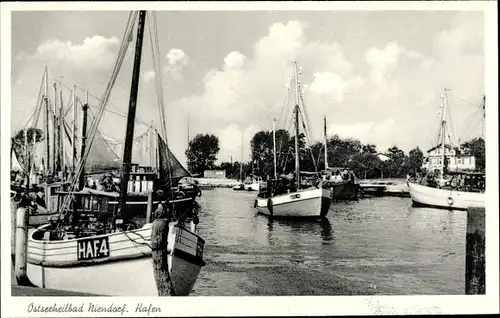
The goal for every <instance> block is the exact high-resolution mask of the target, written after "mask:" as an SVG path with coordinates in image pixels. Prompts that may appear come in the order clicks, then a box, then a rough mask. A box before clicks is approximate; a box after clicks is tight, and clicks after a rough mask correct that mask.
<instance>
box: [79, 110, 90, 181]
mask: <svg viewBox="0 0 500 318" xmlns="http://www.w3.org/2000/svg"><path fill="white" fill-rule="evenodd" d="M88 108H89V105H88V103H87V102H85V105H83V107H82V110H83V124H82V149H81V150H80V161H81V162H83V156H84V154H85V147H86V142H87V110H88ZM84 186H85V165H83V166H82V172H81V173H80V179H79V180H78V189H79V190H82V189H83V187H84Z"/></svg>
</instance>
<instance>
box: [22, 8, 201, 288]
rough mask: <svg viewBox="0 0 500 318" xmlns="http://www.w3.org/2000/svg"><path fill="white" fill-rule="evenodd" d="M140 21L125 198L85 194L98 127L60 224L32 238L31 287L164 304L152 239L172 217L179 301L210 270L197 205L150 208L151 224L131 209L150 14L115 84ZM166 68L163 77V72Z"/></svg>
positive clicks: (171, 272) (134, 15) (62, 205)
mask: <svg viewBox="0 0 500 318" xmlns="http://www.w3.org/2000/svg"><path fill="white" fill-rule="evenodd" d="M148 18H149V19H152V25H154V26H156V21H155V20H156V16H155V13H154V12H151V14H148ZM136 20H137V37H136V46H135V58H134V67H133V74H132V85H131V93H130V102H129V110H128V114H127V127H126V134H125V147H124V151H123V154H124V155H123V165H122V170H121V179H120V192H104V191H99V190H95V189H88V188H84V187H81V186H79V185H81V184H82V183H83V179H84V177H83V173H82V172H83V170H84V166H85V161H86V160H87V158H88V155H89V152H90V148H91V147H92V141H93V138H94V137H95V132H96V129H97V124H96V125H93V129H92V130H91V132H90V133H89V135H88V136H87V135H86V138H85V139H87V140H88V142H89V144H88V148H85V147H82V148H83V149H84V151H82V154H83V156H82V158H81V160H80V162H79V164H78V166H77V169H76V174H75V176H74V177H73V179H72V183H71V185H70V187H69V191H59V192H57V193H56V195H57V196H58V200H57V211H58V212H59V216H58V219H57V220H55V221H54V222H51V223H50V224H47V225H44V226H41V227H39V228H37V229H36V230H35V231H33V232H32V233H31V234H30V235H29V239H28V248H27V256H28V264H27V274H28V278H29V280H30V281H31V282H32V283H33V284H34V285H36V286H38V287H42V288H52V289H58V290H67V291H77V292H83V293H90V294H98V295H120V296H158V294H159V290H158V289H157V285H156V280H155V275H154V272H153V264H152V262H153V261H152V246H151V243H152V237H151V236H152V225H153V221H154V219H155V218H157V217H161V215H165V214H166V217H167V218H168V219H170V220H171V222H170V223H169V226H168V228H169V231H168V244H167V253H168V256H167V257H168V259H167V261H168V262H167V263H168V270H167V271H166V273H165V275H168V276H170V281H171V287H172V288H171V289H172V291H173V294H174V295H179V296H183V295H189V294H190V292H191V290H192V288H193V286H194V284H195V282H196V280H197V277H198V275H199V272H200V270H201V268H202V267H203V266H204V265H205V262H204V260H203V248H204V244H205V241H204V240H203V238H202V237H200V235H199V234H197V224H198V207H197V205H196V204H195V202H194V201H190V202H191V206H190V209H185V210H179V209H176V205H175V204H173V203H172V200H168V199H167V200H165V202H164V204H162V205H160V206H159V208H158V209H157V210H156V211H155V212H153V209H152V205H148V208H147V209H146V210H145V211H144V214H145V217H143V216H142V215H140V214H138V213H137V211H136V210H134V209H130V208H129V207H130V206H128V205H127V197H128V191H127V187H129V186H130V185H131V183H130V182H133V181H134V180H130V179H131V178H130V176H131V171H130V170H131V169H130V167H131V157H132V155H131V154H132V145H133V138H134V124H135V113H136V103H137V94H138V86H139V75H140V64H141V54H142V42H143V36H144V25H145V23H146V11H140V12H131V13H130V15H129V19H128V22H127V27H126V31H125V34H124V37H123V41H122V44H121V50H120V53H119V55H118V57H117V60H116V64H115V69H117V71H116V72H113V74H112V76H111V79H110V83H112V82H114V80H115V79H116V77H117V76H118V72H119V69H120V68H121V65H122V63H123V60H124V56H125V54H126V53H127V47H128V45H129V42H130V41H129V40H128V39H130V38H131V37H132V34H133V31H134V29H135V28H134V26H135V24H136ZM150 32H151V33H152V34H151V37H150V38H151V42H152V48H153V58H155V57H156V58H158V59H159V56H160V54H159V48H158V47H157V37H158V35H157V30H156V27H154V28H152V31H150ZM155 43H156V45H155ZM157 61H158V60H155V62H157ZM158 68H159V69H161V67H160V66H158ZM156 74H157V77H156V80H158V81H160V83H159V85H157V87H159V88H160V89H161V87H162V85H161V74H160V72H156ZM111 89H112V85H109V86H108V88H107V89H106V91H105V93H104V98H103V99H102V102H101V105H100V111H99V113H98V114H102V112H103V110H104V108H105V106H106V101H107V99H108V98H109V95H110V93H111ZM157 93H158V110H159V113H160V119H161V123H162V130H161V132H162V135H163V138H162V140H163V141H164V143H165V146H167V145H166V138H165V136H166V126H165V117H164V115H163V109H164V108H163V100H162V95H161V92H157ZM100 119H101V117H96V121H97V123H99V121H100ZM167 149H168V148H167ZM168 154H169V152H168V151H167V150H166V149H164V151H160V155H161V156H163V158H164V159H165V160H160V161H161V162H162V163H164V166H163V167H164V168H163V171H164V172H165V173H167V174H171V173H172V167H170V166H169V161H168V160H166V157H168ZM174 179H175V178H174ZM173 185H174V183H173V182H172V183H171V184H170V186H169V187H168V188H167V189H166V191H167V198H170V199H175V198H177V197H179V196H180V197H183V196H184V194H183V193H181V192H182V191H180V190H179V188H178V187H174V186H173ZM77 188H78V189H77ZM149 197H151V195H150V196H149ZM162 210H163V211H162ZM137 273H140V279H138V278H137V275H136V274H137Z"/></svg>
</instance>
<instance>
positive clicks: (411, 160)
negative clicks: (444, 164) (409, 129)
mask: <svg viewBox="0 0 500 318" xmlns="http://www.w3.org/2000/svg"><path fill="white" fill-rule="evenodd" d="M423 162H424V153H423V152H422V150H420V148H419V147H417V148H415V149H412V150H410V152H409V153H408V164H407V167H408V169H409V171H412V172H416V171H417V170H418V169H419V168H420V167H422V164H423Z"/></svg>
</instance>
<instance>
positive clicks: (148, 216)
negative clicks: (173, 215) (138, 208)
mask: <svg viewBox="0 0 500 318" xmlns="http://www.w3.org/2000/svg"><path fill="white" fill-rule="evenodd" d="M152 212H153V192H151V191H148V205H147V208H146V223H150V222H151V213H152Z"/></svg>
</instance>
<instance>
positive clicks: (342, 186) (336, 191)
mask: <svg viewBox="0 0 500 318" xmlns="http://www.w3.org/2000/svg"><path fill="white" fill-rule="evenodd" d="M328 188H329V189H331V191H332V200H334V201H337V200H357V199H358V191H359V184H357V183H338V184H331V185H329V186H328Z"/></svg>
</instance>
